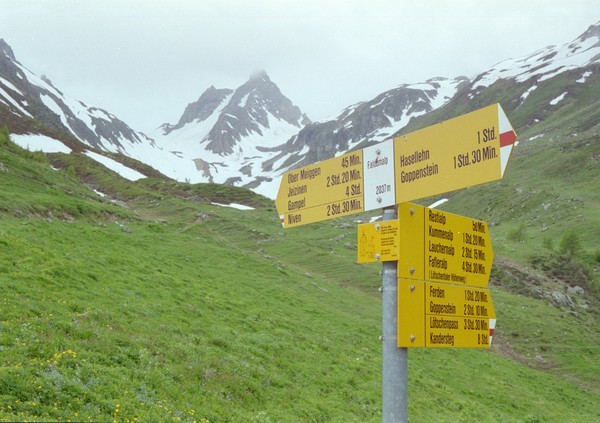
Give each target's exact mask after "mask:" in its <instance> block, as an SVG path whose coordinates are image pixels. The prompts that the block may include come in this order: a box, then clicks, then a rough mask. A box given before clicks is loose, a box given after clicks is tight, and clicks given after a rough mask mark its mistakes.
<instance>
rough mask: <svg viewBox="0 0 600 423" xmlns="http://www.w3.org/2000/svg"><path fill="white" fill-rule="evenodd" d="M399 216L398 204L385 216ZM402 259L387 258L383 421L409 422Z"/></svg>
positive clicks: (384, 277) (385, 264)
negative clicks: (401, 324) (401, 335)
mask: <svg viewBox="0 0 600 423" xmlns="http://www.w3.org/2000/svg"><path fill="white" fill-rule="evenodd" d="M397 218H398V212H397V208H396V206H392V207H387V208H384V209H383V219H382V220H384V221H385V220H393V219H397ZM397 267H398V262H397V261H386V262H383V272H382V274H383V276H382V314H383V319H382V320H383V322H382V323H383V324H382V326H383V372H382V376H383V423H406V422H408V349H407V348H398V340H397V336H398V270H397Z"/></svg>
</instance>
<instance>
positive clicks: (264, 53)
mask: <svg viewBox="0 0 600 423" xmlns="http://www.w3.org/2000/svg"><path fill="white" fill-rule="evenodd" d="M599 20H600V6H599V3H598V0H453V1H450V0H360V1H355V0H253V1H244V0H169V1H156V0H85V1H81V0H0V38H3V39H4V40H5V41H6V42H7V43H8V44H9V45H10V46H11V47H12V49H13V51H14V53H15V56H16V58H17V60H19V61H20V62H21V63H22V64H23V65H24V66H26V67H27V68H28V69H29V70H31V71H32V72H34V73H36V74H37V75H40V76H41V75H46V76H47V77H48V78H50V79H51V80H52V82H53V83H54V85H55V86H56V87H57V88H59V89H61V90H62V91H63V92H64V93H65V94H67V95H68V96H70V97H72V98H75V99H77V100H81V101H83V102H84V103H86V104H87V105H94V106H98V107H101V108H104V109H106V110H108V111H109V112H111V113H113V114H115V115H116V116H117V117H119V118H120V119H122V120H124V121H125V122H126V123H128V124H129V125H130V126H131V127H133V128H134V129H136V130H141V131H149V130H151V129H153V128H155V127H157V126H159V125H160V124H162V123H164V122H170V123H176V122H177V120H178V119H179V117H180V115H181V114H182V112H183V109H184V108H185V106H186V105H187V104H188V103H190V102H192V101H195V100H196V99H197V98H198V97H199V96H200V94H201V93H202V92H203V91H204V90H205V89H206V88H208V87H209V86H210V85H214V86H216V87H217V88H237V87H238V86H239V85H241V84H243V83H244V82H245V81H246V80H247V79H248V78H249V77H250V75H251V74H252V73H254V72H255V71H258V70H265V71H266V72H267V73H268V74H269V76H270V78H271V79H272V80H273V81H274V82H275V83H276V84H277V85H278V86H279V88H280V89H281V91H282V92H283V94H284V95H286V96H287V97H288V98H290V100H292V102H294V103H295V104H296V105H297V106H299V107H300V108H301V109H302V110H303V111H304V112H305V113H307V114H308V116H309V117H310V118H311V119H313V120H322V119H324V118H327V117H331V116H333V115H337V113H338V112H340V111H341V110H342V109H343V108H344V107H346V106H349V105H351V104H354V103H356V102H359V101H363V100H369V99H372V98H373V97H375V96H376V95H377V94H379V93H381V92H383V91H386V90H389V89H391V88H394V87H396V86H398V85H400V84H403V83H416V82H424V81H425V80H427V79H429V78H432V77H435V76H445V77H451V78H453V77H456V76H460V75H464V76H469V77H471V76H475V75H476V74H478V73H479V72H482V71H484V70H486V69H488V68H489V67H491V66H492V65H494V64H495V63H497V62H499V61H502V60H504V59H508V58H518V57H522V56H525V55H527V54H529V53H532V52H534V51H535V50H538V49H539V48H542V47H545V46H548V45H551V44H556V45H562V44H565V43H568V42H570V41H572V40H574V39H575V38H577V37H578V36H579V35H581V34H582V33H583V32H584V31H585V30H586V29H587V28H588V26H589V25H592V24H595V23H597V22H598V21H599Z"/></svg>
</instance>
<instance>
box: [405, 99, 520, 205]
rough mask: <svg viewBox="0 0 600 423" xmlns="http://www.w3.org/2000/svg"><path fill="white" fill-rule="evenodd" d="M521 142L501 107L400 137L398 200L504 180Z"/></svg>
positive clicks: (476, 112)
mask: <svg viewBox="0 0 600 423" xmlns="http://www.w3.org/2000/svg"><path fill="white" fill-rule="evenodd" d="M515 140H516V134H515V132H514V130H513V129H512V126H511V125H510V122H509V121H508V119H507V118H506V115H505V114H504V111H503V110H502V107H501V106H500V105H499V104H493V105H491V106H488V107H485V108H483V109H479V110H477V111H474V112H471V113H467V114H465V115H462V116H459V117H457V118H454V119H450V120H447V121H445V122H441V123H438V124H436V125H432V126H428V127H427V128H424V129H421V130H419V131H415V132H411V133H410V134H406V135H402V136H400V137H397V138H394V162H395V165H396V167H395V170H396V183H395V188H396V202H397V203H402V202H405V201H411V200H415V199H417V198H424V197H430V196H432V195H436V194H441V193H445V192H449V191H454V190H457V189H461V188H466V187H470V186H473V185H478V184H482V183H485V182H490V181H495V180H497V179H501V178H502V176H503V175H504V170H505V168H506V163H507V162H508V158H509V156H510V152H511V150H512V146H513V144H514V142H515Z"/></svg>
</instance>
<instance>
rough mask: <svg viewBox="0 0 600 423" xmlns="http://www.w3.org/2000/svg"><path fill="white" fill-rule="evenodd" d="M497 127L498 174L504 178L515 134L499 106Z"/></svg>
mask: <svg viewBox="0 0 600 423" xmlns="http://www.w3.org/2000/svg"><path fill="white" fill-rule="evenodd" d="M498 126H499V127H500V128H499V130H500V166H501V168H500V169H501V170H500V174H501V176H504V170H505V169H506V165H507V163H508V159H509V158H510V153H511V152H512V148H513V146H514V145H515V141H516V139H517V134H516V133H515V130H514V129H513V127H512V125H511V124H510V122H509V120H508V118H507V117H506V113H504V110H502V106H501V105H500V104H498Z"/></svg>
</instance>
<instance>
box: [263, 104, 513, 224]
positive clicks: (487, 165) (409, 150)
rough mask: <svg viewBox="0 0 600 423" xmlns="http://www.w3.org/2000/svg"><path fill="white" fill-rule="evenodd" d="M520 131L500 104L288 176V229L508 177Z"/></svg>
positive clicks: (282, 205) (283, 187) (280, 200)
mask: <svg viewBox="0 0 600 423" xmlns="http://www.w3.org/2000/svg"><path fill="white" fill-rule="evenodd" d="M515 139H516V134H515V132H514V130H513V129H512V126H511V125H510V122H509V121H508V119H507V118H506V115H505V114H504V111H503V110H502V107H501V106H500V105H499V104H493V105H491V106H488V107H485V108H483V109H480V110H476V111H474V112H471V113H467V114H465V115H462V116H459V117H457V118H454V119H450V120H447V121H445V122H442V123H439V124H437V125H433V126H429V127H427V128H424V129H421V130H418V131H415V132H411V133H410V134H406V135H402V136H400V137H396V138H394V139H393V140H388V141H384V142H382V143H379V144H377V145H374V146H372V147H367V148H364V149H362V150H358V151H355V152H351V153H347V154H344V155H342V156H339V157H335V158H332V159H328V160H324V161H321V162H318V163H315V164H312V165H309V166H304V167H302V168H299V169H295V170H291V171H288V172H286V173H285V174H284V175H283V179H282V181H281V184H280V186H279V191H278V193H277V198H276V200H275V205H276V207H277V211H278V213H279V217H280V219H281V223H282V224H283V226H284V227H285V228H289V227H294V226H300V225H305V224H308V223H314V222H319V221H323V220H328V219H333V218H336V217H341V216H347V215H351V214H355V213H362V212H364V211H369V210H374V209H377V208H383V207H388V206H392V205H395V204H399V203H402V202H406V201H411V200H416V199H418V198H424V197H429V196H432V195H436V194H440V193H444V192H448V191H454V190H457V189H460V188H465V187H468V186H473V185H477V184H482V183H485V182H489V181H494V180H497V179H501V178H502V176H503V174H504V170H505V168H506V164H507V162H508V158H509V156H510V152H511V150H512V147H513V145H514V142H515Z"/></svg>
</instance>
